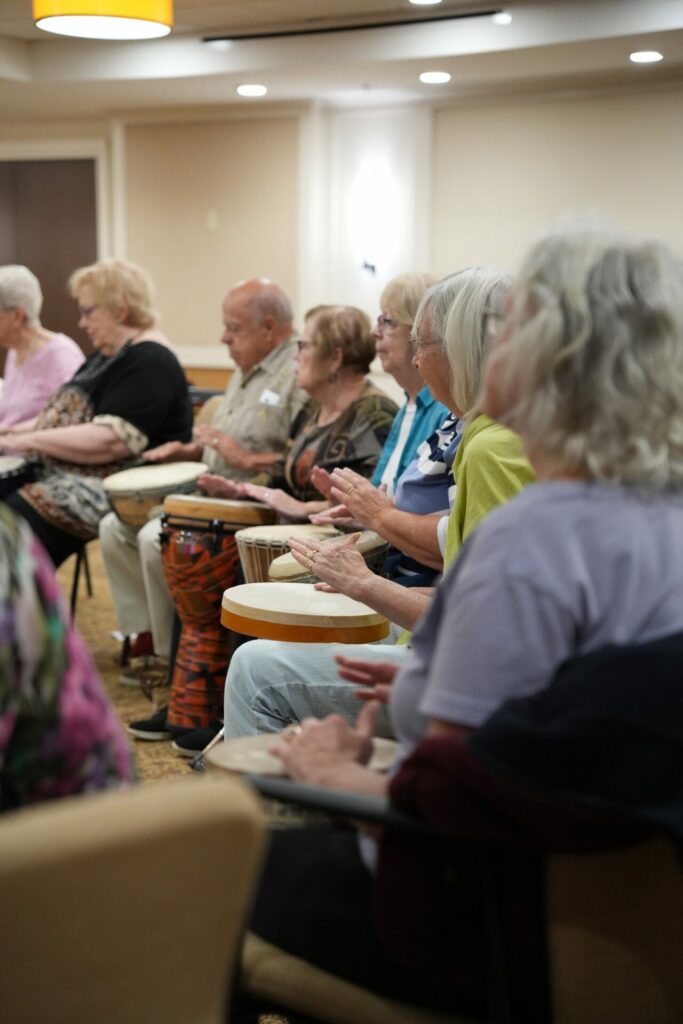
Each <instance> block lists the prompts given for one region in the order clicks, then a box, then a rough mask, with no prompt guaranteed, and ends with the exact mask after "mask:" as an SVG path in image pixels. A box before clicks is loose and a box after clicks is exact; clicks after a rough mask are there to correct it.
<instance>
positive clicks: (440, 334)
mask: <svg viewBox="0 0 683 1024" xmlns="http://www.w3.org/2000/svg"><path fill="white" fill-rule="evenodd" d="M511 281H512V279H511V277H510V275H509V274H508V273H507V271H504V270H499V269H497V268H496V267H468V268H467V269H465V270H460V271H458V272H457V273H455V274H450V275H449V276H448V277H445V278H444V279H443V280H442V281H439V282H438V284H435V285H434V286H433V287H432V288H430V289H429V291H428V292H426V294H425V295H424V297H423V299H422V302H421V303H420V306H419V308H418V311H417V315H416V317H415V324H414V327H413V335H415V334H416V333H417V330H418V328H419V326H420V323H421V322H422V320H423V319H424V317H425V316H426V315H427V314H428V315H429V322H430V326H431V330H432V334H433V336H434V338H435V339H439V340H440V341H441V342H442V345H443V351H444V355H445V356H446V359H447V360H448V365H449V369H450V375H451V379H450V384H449V389H450V392H451V394H452V396H453V401H454V403H455V408H456V409H458V410H459V412H460V414H461V416H462V417H463V418H465V417H467V416H471V415H473V414H475V413H476V412H477V405H478V402H479V397H480V393H481V388H482V383H483V374H484V365H485V363H486V355H487V352H488V348H489V342H490V338H491V331H490V328H489V324H490V320H491V319H499V318H500V317H502V314H503V308H504V305H505V300H506V297H507V295H508V293H509V290H510V285H511Z"/></svg>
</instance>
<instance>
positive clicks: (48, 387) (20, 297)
mask: <svg viewBox="0 0 683 1024" xmlns="http://www.w3.org/2000/svg"><path fill="white" fill-rule="evenodd" d="M42 308H43V292H42V289H41V287H40V282H39V280H38V278H37V277H36V275H35V274H34V273H32V272H31V271H30V270H29V269H28V267H23V266H20V265H19V264H7V265H6V266H4V267H0V348H5V349H8V352H7V362H6V363H5V376H4V380H5V386H4V388H3V391H2V395H0V433H4V432H5V431H6V430H7V429H8V428H11V427H16V426H17V425H18V424H20V425H21V428H22V429H24V430H25V429H28V427H29V426H30V425H31V422H30V421H32V420H33V419H34V417H36V416H37V415H38V413H40V412H42V410H43V406H44V405H45V403H46V402H47V400H48V398H49V397H50V395H51V394H52V393H53V392H54V391H56V390H57V388H58V387H61V385H62V384H64V383H65V382H66V381H67V380H69V379H70V377H72V376H73V374H74V373H75V372H76V370H77V369H78V367H79V366H80V365H81V364H82V363H83V362H84V361H85V356H84V355H83V353H82V352H81V350H80V348H79V347H78V345H77V344H76V342H75V341H73V339H72V338H69V337H68V336H67V335H66V334H61V333H58V332H55V331H49V330H48V329H47V328H46V327H43V325H42V324H41V322H40V313H41V310H42Z"/></svg>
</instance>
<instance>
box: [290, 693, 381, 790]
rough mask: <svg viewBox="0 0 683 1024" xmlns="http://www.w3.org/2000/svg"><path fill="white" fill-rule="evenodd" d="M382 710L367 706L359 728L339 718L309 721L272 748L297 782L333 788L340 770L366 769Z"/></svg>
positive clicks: (293, 730) (376, 704)
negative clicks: (351, 765) (378, 717)
mask: <svg viewBox="0 0 683 1024" xmlns="http://www.w3.org/2000/svg"><path fill="white" fill-rule="evenodd" d="M379 707H380V706H379V704H378V703H377V702H374V701H373V702H371V703H370V704H367V705H366V706H365V707H364V708H363V709H362V711H361V712H360V714H359V715H358V719H357V721H356V724H355V726H352V725H349V724H348V722H346V721H344V719H343V718H341V717H340V716H339V715H328V716H327V718H322V719H317V718H306V719H304V721H303V722H302V723H301V725H300V726H295V727H294V728H293V729H292V730H290V731H288V732H285V733H284V734H283V737H282V739H281V740H280V741H279V743H276V744H274V745H273V747H271V753H272V754H275V756H276V757H279V758H280V760H281V761H282V762H283V764H284V766H285V768H286V769H287V772H288V773H289V775H290V776H291V777H292V778H293V779H297V780H299V781H300V782H311V783H313V784H314V785H320V786H325V785H332V786H333V785H334V783H335V775H336V773H337V772H338V771H339V769H340V768H343V767H344V766H346V765H349V764H354V763H355V764H362V765H366V764H367V763H368V761H369V760H370V757H371V756H372V745H373V744H372V736H373V733H374V731H375V719H376V718H377V712H378V711H379Z"/></svg>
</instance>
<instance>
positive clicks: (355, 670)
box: [334, 654, 398, 704]
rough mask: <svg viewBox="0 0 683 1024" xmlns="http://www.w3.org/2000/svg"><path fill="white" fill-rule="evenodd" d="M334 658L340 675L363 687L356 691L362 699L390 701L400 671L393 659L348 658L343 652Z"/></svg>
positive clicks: (384, 702)
mask: <svg viewBox="0 0 683 1024" xmlns="http://www.w3.org/2000/svg"><path fill="white" fill-rule="evenodd" d="M334 660H335V661H336V662H337V665H338V666H339V676H340V677H341V678H342V679H346V681H347V682H349V683H356V684H357V685H359V686H361V687H362V689H360V690H355V691H354V692H355V695H356V697H359V698H360V699H361V700H379V701H381V703H382V704H388V703H389V698H390V696H391V685H392V683H393V681H394V678H395V677H396V673H397V672H398V665H395V664H394V663H393V662H392V661H363V660H361V659H360V658H347V657H346V656H345V655H343V654H337V655H335V659H334Z"/></svg>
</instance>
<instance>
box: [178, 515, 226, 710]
mask: <svg viewBox="0 0 683 1024" xmlns="http://www.w3.org/2000/svg"><path fill="white" fill-rule="evenodd" d="M235 529H238V527H237V526H233V527H232V528H230V527H227V526H226V525H225V524H222V523H218V522H206V523H205V524H204V526H203V527H201V526H192V527H191V528H188V526H187V524H186V523H182V522H181V521H178V520H174V519H173V518H172V517H167V516H164V517H163V519H162V530H161V538H162V539H161V550H162V557H163V562H164V572H165V574H166V579H167V580H168V585H169V589H170V591H171V595H172V597H173V601H174V603H175V607H176V611H177V613H178V617H179V619H180V622H181V625H182V631H181V635H180V642H179V644H178V651H177V654H176V659H175V665H174V668H173V678H172V680H171V694H170V699H169V709H168V722H169V725H173V726H180V727H182V728H185V729H198V728H200V727H202V726H206V725H209V723H210V722H211V721H212V720H214V719H215V718H218V717H222V713H223V687H224V685H225V674H226V672H227V668H228V661H229V658H230V654H231V644H232V636H231V634H230V633H229V632H228V630H226V629H224V628H223V627H222V626H221V624H220V614H221V599H222V597H223V591H224V590H227V588H228V587H231V586H233V585H234V584H235V582H238V581H237V574H238V571H239V564H240V562H239V555H238V553H237V544H236V542H235V536H234V531H235Z"/></svg>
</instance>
